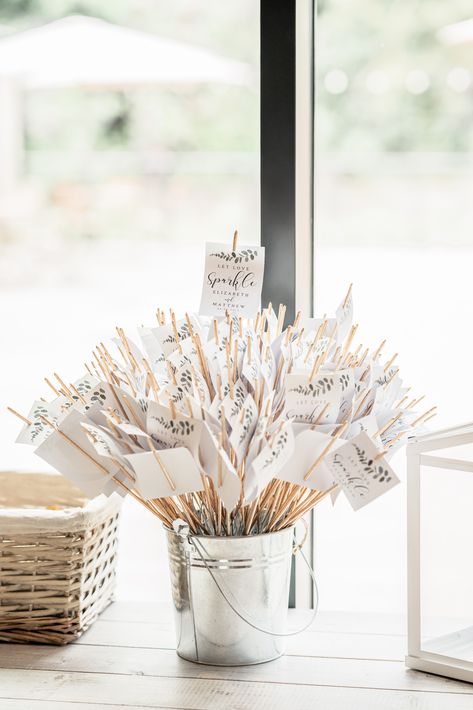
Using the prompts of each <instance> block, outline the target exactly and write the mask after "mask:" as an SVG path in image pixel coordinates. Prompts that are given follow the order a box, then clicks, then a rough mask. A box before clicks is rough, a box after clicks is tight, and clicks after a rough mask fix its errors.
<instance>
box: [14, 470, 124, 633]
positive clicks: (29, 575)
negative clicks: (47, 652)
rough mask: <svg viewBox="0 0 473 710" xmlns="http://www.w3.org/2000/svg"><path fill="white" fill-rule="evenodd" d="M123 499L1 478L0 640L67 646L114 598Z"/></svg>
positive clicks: (42, 479) (28, 478)
mask: <svg viewBox="0 0 473 710" xmlns="http://www.w3.org/2000/svg"><path fill="white" fill-rule="evenodd" d="M120 502H121V499H120V497H119V496H116V495H113V496H111V497H110V498H105V497H104V496H99V497H98V498H94V499H93V500H91V501H88V500H87V499H86V498H84V496H83V494H82V493H81V492H80V491H79V489H77V488H75V487H74V486H72V485H71V484H70V483H69V482H68V481H67V480H66V479H65V478H63V477H62V476H59V475H46V474H24V473H0V641H14V642H18V643H24V642H31V641H33V642H37V643H52V644H67V643H70V642H71V641H75V639H77V638H78V637H79V636H80V635H81V634H82V633H83V631H85V630H86V629H87V628H88V627H89V626H90V624H92V622H93V621H94V620H95V619H96V618H97V616H98V614H100V612H101V611H102V610H103V609H104V608H105V607H106V606H107V605H108V604H109V603H110V602H111V601H112V593H113V588H114V584H115V558H116V547H117V526H118V516H119V509H120ZM48 506H49V508H52V507H53V508H54V509H48Z"/></svg>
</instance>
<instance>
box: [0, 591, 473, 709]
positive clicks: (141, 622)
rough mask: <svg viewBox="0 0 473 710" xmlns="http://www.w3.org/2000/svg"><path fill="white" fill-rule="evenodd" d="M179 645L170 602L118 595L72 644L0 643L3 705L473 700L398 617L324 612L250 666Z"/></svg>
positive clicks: (405, 705)
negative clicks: (224, 664) (407, 662)
mask: <svg viewBox="0 0 473 710" xmlns="http://www.w3.org/2000/svg"><path fill="white" fill-rule="evenodd" d="M300 614H301V612H291V616H292V621H291V623H296V622H297V616H298V615H299V617H300ZM300 620H301V619H300V618H299V621H300ZM173 649H174V630H173V618H172V613H171V611H170V609H169V607H166V606H162V605H150V604H131V603H127V602H121V603H116V604H113V605H112V606H110V607H109V608H108V609H107V610H106V611H105V612H104V613H103V614H102V616H101V618H100V620H99V621H97V622H96V623H95V625H94V626H93V628H91V629H90V630H89V631H88V632H87V633H86V634H84V636H82V638H81V639H80V640H79V641H78V642H77V643H75V644H73V645H71V646H67V647H64V648H58V647H54V646H26V645H25V646H23V645H17V646H14V645H8V644H0V709H1V710H101V709H102V708H107V707H110V708H113V707H120V708H122V710H127V709H130V708H175V709H176V708H179V709H184V708H185V709H186V710H190V709H191V708H192V709H193V710H194V709H195V710H197V709H198V710H204V709H205V710H207V709H208V710H250V709H251V710H252V709H253V708H257V709H258V710H280V709H281V710H282V709H284V710H306V708H307V710H316V709H318V710H345V709H346V710H374V709H376V710H399V709H402V710H404V709H409V710H467V709H468V710H472V708H473V685H469V684H467V683H460V682H457V681H452V680H447V679H445V678H439V677H436V676H431V675H427V674H424V673H419V672H416V671H411V670H407V669H406V668H405V667H404V662H403V656H404V653H405V636H404V625H403V622H402V620H400V619H399V618H395V617H387V616H380V615H379V616H378V615H374V614H373V615H363V616H360V615H357V616H353V615H349V614H340V613H338V614H335V613H323V612H321V613H320V614H319V616H318V618H317V621H316V622H315V624H314V625H313V627H311V629H310V630H309V631H306V632H305V633H303V634H301V635H300V636H297V637H293V638H291V639H289V640H288V649H287V651H288V652H287V655H286V656H285V657H284V658H281V659H279V660H277V661H273V662H271V663H266V664H262V665H259V666H251V667H246V668H215V667H211V666H200V665H196V664H193V663H189V662H187V661H183V660H181V659H180V658H178V657H177V656H176V654H175V652H174V650H173Z"/></svg>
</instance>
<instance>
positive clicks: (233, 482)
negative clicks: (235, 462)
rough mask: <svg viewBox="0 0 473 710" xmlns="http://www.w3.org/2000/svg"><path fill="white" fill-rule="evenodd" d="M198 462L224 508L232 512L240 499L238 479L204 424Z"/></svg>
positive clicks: (223, 452) (228, 460) (224, 454)
mask: <svg viewBox="0 0 473 710" xmlns="http://www.w3.org/2000/svg"><path fill="white" fill-rule="evenodd" d="M219 459H220V469H219ZM200 460H201V463H202V469H203V471H204V472H205V473H206V474H207V475H208V476H210V478H211V479H212V481H213V482H214V485H215V487H216V488H217V491H218V494H219V496H220V498H221V499H222V501H223V504H224V506H225V507H226V508H227V510H232V509H233V508H234V507H235V505H236V504H237V502H238V499H239V498H240V492H241V484H240V479H239V478H238V476H237V474H236V471H235V469H234V467H233V466H232V464H231V462H230V459H229V458H228V456H227V454H226V453H225V451H224V450H223V449H219V447H218V443H217V440H216V438H215V436H213V435H212V433H211V431H210V429H209V427H208V426H207V425H206V424H204V428H203V430H202V439H201V445H200ZM219 471H220V479H219ZM219 484H221V485H219Z"/></svg>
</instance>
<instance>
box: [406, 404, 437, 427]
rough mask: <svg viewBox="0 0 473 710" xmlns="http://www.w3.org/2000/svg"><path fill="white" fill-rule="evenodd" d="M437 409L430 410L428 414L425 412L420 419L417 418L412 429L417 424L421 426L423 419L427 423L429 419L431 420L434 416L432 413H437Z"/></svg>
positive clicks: (412, 423) (412, 424)
mask: <svg viewBox="0 0 473 710" xmlns="http://www.w3.org/2000/svg"><path fill="white" fill-rule="evenodd" d="M436 409H437V407H436V406H435V407H432V408H431V409H428V410H427V412H424V414H421V415H420V417H417V419H415V420H414V421H413V422H411V427H415V426H416V425H417V424H419V423H420V422H421V421H422V420H423V419H425V421H427V419H431V418H432V416H433V414H432V412H435V410H436Z"/></svg>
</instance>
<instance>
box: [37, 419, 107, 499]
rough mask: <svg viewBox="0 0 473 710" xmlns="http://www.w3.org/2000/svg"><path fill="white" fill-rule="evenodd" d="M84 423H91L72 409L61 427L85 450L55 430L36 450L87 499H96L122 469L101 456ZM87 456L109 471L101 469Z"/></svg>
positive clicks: (38, 454)
mask: <svg viewBox="0 0 473 710" xmlns="http://www.w3.org/2000/svg"><path fill="white" fill-rule="evenodd" d="M82 422H85V423H87V422H88V420H87V418H86V417H85V416H84V415H83V414H81V413H80V412H78V411H77V410H76V409H71V410H70V412H69V414H67V416H66V417H65V418H64V419H63V420H62V421H61V423H60V424H59V427H60V429H61V431H62V432H63V433H64V434H66V435H67V436H68V437H69V438H70V439H72V441H74V442H75V443H76V444H77V445H78V446H80V447H81V449H82V450H83V451H80V450H79V449H77V448H75V447H74V446H73V445H72V444H71V443H70V442H69V441H66V440H65V439H64V438H63V437H62V436H61V434H60V433H59V432H58V431H55V430H52V433H51V434H50V436H48V438H47V439H46V440H45V441H43V443H42V444H41V445H40V446H38V448H37V449H36V450H35V454H36V455H37V456H39V457H40V458H42V459H43V460H44V461H47V463H49V464H50V465H51V466H52V467H53V468H55V469H56V470H57V471H59V472H60V473H62V474H63V475H64V476H65V477H66V478H68V479H70V480H71V481H72V482H73V483H75V485H76V486H78V487H79V488H80V489H81V490H82V491H83V492H84V493H85V494H86V495H87V496H90V497H94V496H97V495H99V494H100V493H102V492H104V491H105V489H106V486H107V483H113V482H112V481H111V480H110V479H111V478H112V477H113V475H114V474H116V473H117V472H118V471H119V469H118V467H117V466H116V465H115V464H114V463H113V462H111V461H110V460H109V459H107V458H102V457H101V456H99V455H98V454H97V452H96V450H95V448H94V447H93V446H92V444H91V443H90V441H89V439H88V438H87V435H86V432H85V430H84V429H83V428H82V427H81V423H82ZM84 452H85V453H84ZM87 454H88V455H89V456H91V457H92V458H93V459H94V460H96V461H97V462H98V463H99V464H100V466H102V467H103V469H106V470H101V469H100V468H99V466H97V465H96V464H94V463H93V461H91V460H90V458H89V457H88V456H87ZM114 487H116V486H115V485H114V486H113V488H114ZM109 488H110V486H109ZM113 488H112V490H113Z"/></svg>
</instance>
